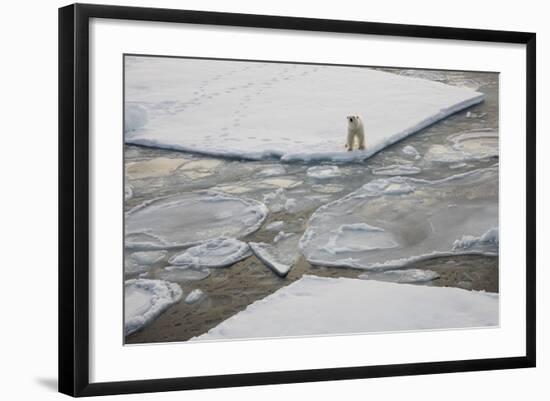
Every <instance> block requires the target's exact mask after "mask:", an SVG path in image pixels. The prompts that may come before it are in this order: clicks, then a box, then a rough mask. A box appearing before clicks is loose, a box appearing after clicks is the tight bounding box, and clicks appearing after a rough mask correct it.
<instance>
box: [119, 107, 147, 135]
mask: <svg viewBox="0 0 550 401" xmlns="http://www.w3.org/2000/svg"><path fill="white" fill-rule="evenodd" d="M146 124H147V110H146V109H145V108H144V107H143V106H140V105H139V104H132V103H127V104H126V105H125V106H124V132H131V131H135V130H138V129H140V128H143V127H144V126H145V125H146Z"/></svg>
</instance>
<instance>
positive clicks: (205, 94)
mask: <svg viewBox="0 0 550 401" xmlns="http://www.w3.org/2000/svg"><path fill="white" fill-rule="evenodd" d="M135 60H136V58H132V57H126V63H127V67H129V68H126V81H125V83H126V91H125V94H126V102H127V103H126V104H127V106H126V110H127V112H126V116H127V118H126V123H125V129H126V134H125V141H126V143H130V144H139V145H146V146H152V147H158V148H167V149H175V150H184V151H192V152H197V153H202V154H209V155H214V156H225V157H236V158H246V159H255V160H258V159H269V158H278V159H282V160H285V161H293V160H303V161H311V160H332V161H350V160H364V159H366V158H368V157H370V156H371V155H373V154H375V153H377V152H379V151H380V150H382V149H383V148H385V147H387V146H389V145H391V144H393V143H395V142H397V141H399V140H401V139H403V138H405V137H407V136H409V135H411V134H413V133H415V132H417V131H418V130H420V129H422V128H424V127H426V126H428V125H430V124H432V123H434V122H436V121H438V120H441V119H443V118H445V117H447V116H449V115H450V114H453V113H455V112H457V111H460V110H462V109H465V108H467V107H469V106H471V105H474V104H476V103H479V102H481V101H482V100H483V98H484V95H483V94H481V93H479V92H476V91H475V90H472V89H469V88H464V87H456V86H451V85H446V84H443V83H440V82H433V81H429V80H425V79H419V78H411V77H404V76H399V75H397V74H392V73H388V72H383V71H378V70H374V69H370V68H365V67H334V66H314V65H300V64H282V63H257V62H238V61H221V60H220V61H212V60H196V59H184V58H160V57H140V58H139V60H140V62H139V63H135V62H133V61H135ZM130 64H131V68H130ZM190 76H192V77H193V79H189V77H190ZM365 88H368V90H365ZM273 110H277V112H273ZM213 112H215V118H212V114H213ZM350 112H354V113H358V114H360V115H362V116H363V120H364V125H365V132H366V137H367V149H366V150H364V151H354V152H347V151H345V149H344V142H345V137H346V129H347V125H346V120H345V116H346V115H348V114H349V113H350Z"/></svg>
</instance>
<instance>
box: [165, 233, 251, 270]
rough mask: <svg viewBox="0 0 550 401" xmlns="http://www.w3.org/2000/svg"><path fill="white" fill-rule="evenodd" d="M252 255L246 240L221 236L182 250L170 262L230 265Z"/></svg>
mask: <svg viewBox="0 0 550 401" xmlns="http://www.w3.org/2000/svg"><path fill="white" fill-rule="evenodd" d="M250 255H251V252H250V248H249V246H248V245H247V244H246V242H242V241H239V240H237V239H235V238H224V237H220V238H214V239H211V240H208V241H206V242H204V243H202V244H201V245H197V246H194V247H191V248H189V249H187V250H185V251H183V252H180V253H178V254H176V255H174V256H172V257H171V258H170V259H169V260H168V262H169V263H170V264H172V265H178V266H185V267H228V266H231V265H233V264H235V263H237V262H238V261H240V260H243V259H245V258H247V257H249V256H250Z"/></svg>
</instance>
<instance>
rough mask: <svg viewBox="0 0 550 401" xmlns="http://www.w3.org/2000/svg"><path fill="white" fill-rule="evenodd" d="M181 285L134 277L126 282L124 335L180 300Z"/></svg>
mask: <svg viewBox="0 0 550 401" xmlns="http://www.w3.org/2000/svg"><path fill="white" fill-rule="evenodd" d="M181 297H182V291H181V288H180V286H179V285H177V284H175V283H169V282H167V281H162V280H147V279H134V280H126V282H125V284H124V335H129V334H132V333H134V332H136V331H138V330H140V329H142V328H143V327H145V326H146V325H147V324H149V323H150V322H152V321H153V320H155V319H156V318H157V317H158V316H159V315H160V314H161V313H162V312H164V311H165V310H166V309H168V308H169V307H170V306H172V305H173V304H175V303H177V302H179V301H180V299H181Z"/></svg>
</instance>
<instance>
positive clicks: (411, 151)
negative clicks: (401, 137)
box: [401, 145, 422, 160]
mask: <svg viewBox="0 0 550 401" xmlns="http://www.w3.org/2000/svg"><path fill="white" fill-rule="evenodd" d="M401 151H402V152H403V153H404V154H406V155H407V156H412V157H414V158H415V159H416V160H418V159H420V158H421V157H422V156H420V153H418V150H416V148H415V147H414V146H411V145H407V146H405V147H404V148H403V149H401Z"/></svg>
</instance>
